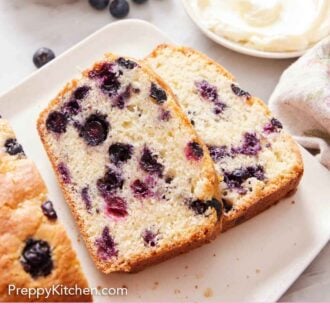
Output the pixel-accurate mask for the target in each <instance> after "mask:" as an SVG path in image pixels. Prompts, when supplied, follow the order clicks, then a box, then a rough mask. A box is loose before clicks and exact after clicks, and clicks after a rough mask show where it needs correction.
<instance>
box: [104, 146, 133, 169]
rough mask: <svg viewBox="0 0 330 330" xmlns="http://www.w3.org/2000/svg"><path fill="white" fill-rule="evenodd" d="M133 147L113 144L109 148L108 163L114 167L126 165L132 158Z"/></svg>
mask: <svg viewBox="0 0 330 330" xmlns="http://www.w3.org/2000/svg"><path fill="white" fill-rule="evenodd" d="M132 154H133V146H132V145H130V144H125V143H119V142H118V143H114V144H112V145H111V146H110V147H109V155H110V161H111V162H112V163H114V164H115V165H118V164H120V163H126V162H127V161H128V160H129V159H131V158H132Z"/></svg>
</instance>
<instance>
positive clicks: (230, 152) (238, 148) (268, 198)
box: [145, 45, 303, 230]
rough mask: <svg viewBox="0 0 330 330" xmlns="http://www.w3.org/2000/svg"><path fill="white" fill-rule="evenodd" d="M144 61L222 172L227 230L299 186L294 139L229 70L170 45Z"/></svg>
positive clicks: (299, 164)
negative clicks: (168, 89) (174, 99)
mask: <svg viewBox="0 0 330 330" xmlns="http://www.w3.org/2000/svg"><path fill="white" fill-rule="evenodd" d="M145 62H146V63H147V64H148V65H149V66H150V67H151V68H152V69H153V70H154V71H155V72H156V73H157V74H159V75H160V76H161V77H162V78H163V79H164V80H165V81H166V82H167V83H168V84H169V86H170V87H171V88H172V90H173V92H174V93H175V94H176V96H177V98H178V101H179V103H180V105H181V107H182V109H183V110H184V111H185V113H186V114H187V116H188V117H189V119H190V121H191V123H192V124H193V125H194V127H195V129H196V131H197V133H199V135H200V137H201V138H202V139H203V140H204V142H205V144H206V145H207V147H208V149H209V152H210V154H211V157H212V158H213V161H214V163H215V166H216V169H217V170H218V173H219V174H220V175H221V176H222V177H223V181H222V182H221V183H220V186H221V191H222V194H223V204H224V210H225V216H224V226H223V228H224V230H226V229H228V228H230V227H232V226H234V225H235V224H239V223H241V222H243V221H245V220H247V219H249V218H251V217H252V216H254V215H256V214H258V213H259V212H261V211H263V210H264V209H266V208H267V207H269V206H270V205H272V204H274V203H275V202H276V201H278V200H279V199H280V198H282V197H284V196H285V195H287V194H288V193H289V192H291V191H293V190H294V189H295V188H296V187H297V185H298V183H299V181H300V178H301V176H302V173H303V163H302V159H301V156H300V153H299V149H298V147H297V145H296V143H295V142H294V141H293V139H292V138H291V137H290V136H289V135H288V134H287V133H285V132H284V131H283V130H282V125H281V123H280V122H279V121H278V120H277V119H276V118H274V117H272V115H271V113H270V111H269V110H268V109H267V107H266V106H265V104H264V103H263V102H262V101H261V100H259V99H257V98H255V97H253V96H251V95H250V94H249V93H248V92H246V91H244V90H243V89H242V88H241V87H239V85H238V84H237V83H236V82H235V81H234V77H233V76H232V75H231V74H230V73H229V72H227V71H226V70H225V69H224V68H222V67H221V66H220V65H218V64H217V63H215V62H213V61H212V60H210V59H209V58H207V57H206V56H205V55H203V54H200V53H198V52H197V51H195V50H192V49H189V48H184V47H175V46H170V45H160V46H159V47H158V48H156V49H155V50H154V52H153V53H152V54H151V55H150V56H149V57H148V58H147V59H146V60H145ZM178 68H180V69H179V70H178Z"/></svg>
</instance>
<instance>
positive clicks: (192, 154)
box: [185, 142, 204, 161]
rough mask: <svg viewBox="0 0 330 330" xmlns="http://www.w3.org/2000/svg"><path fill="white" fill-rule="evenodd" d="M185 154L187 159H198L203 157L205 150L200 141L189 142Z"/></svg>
mask: <svg viewBox="0 0 330 330" xmlns="http://www.w3.org/2000/svg"><path fill="white" fill-rule="evenodd" d="M185 154H186V157H187V159H189V160H196V161H198V160H200V159H201V158H202V157H203V155H204V151H203V148H202V147H201V146H200V145H199V143H197V142H189V143H188V144H187V146H186V148H185Z"/></svg>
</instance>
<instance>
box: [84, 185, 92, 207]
mask: <svg viewBox="0 0 330 330" xmlns="http://www.w3.org/2000/svg"><path fill="white" fill-rule="evenodd" d="M81 198H82V200H83V202H84V203H85V207H86V210H87V211H88V212H89V211H90V210H91V208H92V201H91V197H90V196H89V187H88V186H87V187H84V188H83V189H82V190H81Z"/></svg>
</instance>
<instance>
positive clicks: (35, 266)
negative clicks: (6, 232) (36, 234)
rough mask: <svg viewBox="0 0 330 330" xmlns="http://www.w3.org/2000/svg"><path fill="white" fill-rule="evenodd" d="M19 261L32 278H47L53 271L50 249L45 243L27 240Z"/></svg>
mask: <svg viewBox="0 0 330 330" xmlns="http://www.w3.org/2000/svg"><path fill="white" fill-rule="evenodd" d="M20 261H21V264H22V266H23V269H24V270H25V271H26V272H27V273H29V274H30V275H31V276H32V277H33V278H37V277H39V276H48V275H49V274H50V273H51V272H52V270H53V261H52V256H51V248H50V246H49V244H48V243H47V242H46V241H42V240H34V239H32V238H30V239H28V240H27V241H26V243H25V247H24V249H23V251H22V256H21V260H20Z"/></svg>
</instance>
